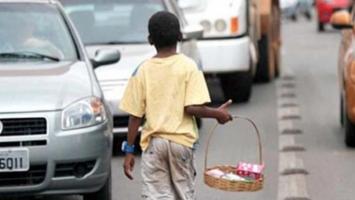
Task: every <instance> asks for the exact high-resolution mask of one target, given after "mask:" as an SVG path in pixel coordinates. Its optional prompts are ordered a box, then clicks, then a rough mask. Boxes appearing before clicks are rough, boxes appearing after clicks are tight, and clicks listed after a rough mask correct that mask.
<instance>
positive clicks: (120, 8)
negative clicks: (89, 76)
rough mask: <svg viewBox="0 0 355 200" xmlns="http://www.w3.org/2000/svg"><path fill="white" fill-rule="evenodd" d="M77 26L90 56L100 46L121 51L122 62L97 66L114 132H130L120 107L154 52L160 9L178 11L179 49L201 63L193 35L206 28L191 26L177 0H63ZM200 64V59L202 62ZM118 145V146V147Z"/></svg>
mask: <svg viewBox="0 0 355 200" xmlns="http://www.w3.org/2000/svg"><path fill="white" fill-rule="evenodd" d="M60 2H61V3H62V4H63V5H64V8H65V10H66V12H67V14H68V15H69V16H70V18H71V19H72V20H73V22H74V24H75V26H76V27H77V29H78V31H79V33H80V35H81V37H82V39H83V42H84V44H85V46H86V49H87V51H88V53H89V55H90V56H91V57H93V56H94V55H95V52H96V51H97V49H100V48H111V49H117V50H119V51H120V52H121V55H122V58H121V60H120V62H119V63H117V64H114V65H109V66H105V67H102V68H99V69H97V70H95V72H96V74H97V77H98V79H99V82H100V85H101V87H102V89H103V91H104V95H105V98H106V100H107V101H108V103H109V106H110V108H111V111H112V113H113V116H114V133H115V134H117V135H118V136H124V135H125V134H126V133H127V126H128V115H127V114H126V113H124V112H122V111H121V110H119V109H118V104H119V102H120V100H121V98H122V96H123V92H124V90H125V88H126V85H127V82H128V79H129V78H130V77H131V75H132V74H133V72H134V71H135V70H136V68H137V67H138V66H139V65H140V64H141V63H142V62H143V61H144V60H145V59H148V58H150V57H152V56H153V55H154V54H155V49H154V47H153V46H151V45H150V44H149V43H148V39H147V36H148V20H149V18H150V16H151V15H153V14H154V13H155V12H157V11H161V10H166V11H170V12H172V13H174V14H176V15H177V16H178V17H179V19H180V22H181V25H182V29H183V32H184V35H185V40H184V41H183V42H182V43H181V44H180V45H179V51H180V52H182V53H184V54H186V55H187V56H189V57H191V58H193V59H194V60H195V61H196V62H199V63H200V55H199V52H198V49H197V46H196V42H195V41H194V40H193V39H194V38H198V37H202V34H203V28H202V27H199V26H198V27H195V26H189V25H188V24H187V22H186V20H185V18H184V16H183V13H182V12H181V10H180V9H179V8H178V6H177V5H176V1H175V0H154V1H147V0H105V1H102V0H91V1H88V0H75V1H73V0H60ZM200 64H201V63H200ZM115 148H116V149H118V147H115Z"/></svg>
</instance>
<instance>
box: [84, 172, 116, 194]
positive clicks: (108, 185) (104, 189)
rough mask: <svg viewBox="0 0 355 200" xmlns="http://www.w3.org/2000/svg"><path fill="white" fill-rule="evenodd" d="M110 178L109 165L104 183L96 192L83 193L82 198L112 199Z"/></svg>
mask: <svg viewBox="0 0 355 200" xmlns="http://www.w3.org/2000/svg"><path fill="white" fill-rule="evenodd" d="M111 187H112V179H111V167H110V173H109V177H108V178H107V180H106V183H105V185H104V186H103V187H102V188H101V189H100V190H99V191H97V192H93V193H89V194H84V195H83V197H84V198H83V200H111V199H112V189H111Z"/></svg>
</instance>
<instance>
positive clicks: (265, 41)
mask: <svg viewBox="0 0 355 200" xmlns="http://www.w3.org/2000/svg"><path fill="white" fill-rule="evenodd" d="M258 46H259V55H260V56H259V62H258V66H257V69H256V74H255V80H256V81H258V82H270V81H271V80H272V79H274V75H275V72H274V70H273V69H272V68H273V67H274V66H273V64H274V62H273V55H272V48H271V40H270V38H269V37H268V36H267V35H263V36H262V38H261V39H260V41H259V44H258Z"/></svg>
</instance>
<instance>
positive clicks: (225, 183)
mask: <svg viewBox="0 0 355 200" xmlns="http://www.w3.org/2000/svg"><path fill="white" fill-rule="evenodd" d="M233 119H234V120H238V119H239V120H246V121H248V122H249V123H251V124H252V125H253V127H254V129H255V132H256V134H257V139H258V152H259V163H260V165H262V164H263V156H262V145H261V138H260V133H259V130H258V128H257V126H256V125H255V123H254V122H253V121H252V120H251V119H248V118H245V117H239V116H233ZM217 126H218V123H216V125H215V126H214V127H213V128H212V129H211V131H210V133H209V136H208V140H207V146H206V150H205V173H204V181H205V184H206V185H208V186H209V187H212V188H216V189H220V190H224V191H230V192H255V191H259V190H261V189H262V188H263V185H264V176H261V178H260V179H258V180H254V181H230V180H226V179H223V178H217V177H214V176H211V175H209V174H207V172H208V171H209V170H212V169H219V170H221V171H223V172H224V173H235V172H236V167H233V166H227V165H226V166H223V165H221V166H215V167H207V158H208V149H209V146H210V141H211V139H212V136H213V135H214V132H215V130H216V128H217Z"/></svg>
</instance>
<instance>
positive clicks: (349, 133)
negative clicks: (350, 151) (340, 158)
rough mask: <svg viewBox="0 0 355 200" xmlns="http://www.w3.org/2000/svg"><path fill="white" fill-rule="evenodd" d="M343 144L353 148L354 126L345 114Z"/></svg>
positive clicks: (354, 139) (354, 142)
mask: <svg viewBox="0 0 355 200" xmlns="http://www.w3.org/2000/svg"><path fill="white" fill-rule="evenodd" d="M344 118H345V120H344V122H345V123H344V127H345V144H346V146H348V147H355V124H353V123H352V122H351V121H350V119H349V117H348V115H347V114H345V117H344Z"/></svg>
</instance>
